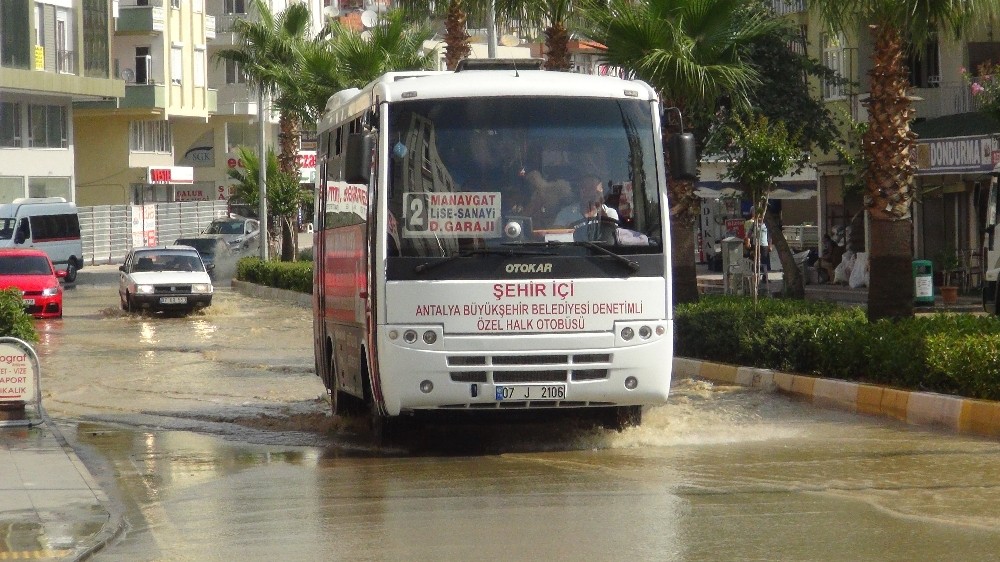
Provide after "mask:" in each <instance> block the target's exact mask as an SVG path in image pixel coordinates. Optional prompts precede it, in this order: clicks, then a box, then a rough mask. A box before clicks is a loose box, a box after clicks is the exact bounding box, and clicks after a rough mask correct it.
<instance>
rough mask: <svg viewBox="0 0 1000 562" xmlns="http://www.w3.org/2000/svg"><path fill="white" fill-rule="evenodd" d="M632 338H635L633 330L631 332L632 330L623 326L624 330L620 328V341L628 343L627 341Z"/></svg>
mask: <svg viewBox="0 0 1000 562" xmlns="http://www.w3.org/2000/svg"><path fill="white" fill-rule="evenodd" d="M634 337H635V330H633V329H632V328H630V327H628V326H625V327H624V328H622V339H623V340H625V341H629V340H631V339H632V338H634Z"/></svg>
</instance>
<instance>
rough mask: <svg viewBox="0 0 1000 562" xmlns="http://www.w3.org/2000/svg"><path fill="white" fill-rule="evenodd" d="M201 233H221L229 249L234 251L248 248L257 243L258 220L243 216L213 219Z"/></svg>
mask: <svg viewBox="0 0 1000 562" xmlns="http://www.w3.org/2000/svg"><path fill="white" fill-rule="evenodd" d="M203 234H221V235H222V236H223V237H224V238H225V239H226V243H227V244H229V249H230V250H232V251H234V252H240V251H242V250H246V249H249V248H250V247H251V246H253V245H255V244H256V243H257V238H258V237H259V235H260V222H259V221H257V220H256V219H248V218H245V217H229V218H224V219H215V220H214V221H212V222H211V223H210V224H209V225H208V228H206V229H205V232H204V233H203Z"/></svg>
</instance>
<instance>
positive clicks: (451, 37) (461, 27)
mask: <svg viewBox="0 0 1000 562" xmlns="http://www.w3.org/2000/svg"><path fill="white" fill-rule="evenodd" d="M393 5H394V6H397V7H398V8H399V9H400V10H402V12H403V14H404V15H405V17H406V19H407V20H409V21H426V20H428V19H438V20H441V19H443V20H444V44H445V47H444V61H445V67H446V68H447V69H448V70H455V67H456V66H458V61H460V60H462V59H464V58H466V57H468V56H469V54H470V53H471V52H472V47H471V46H470V43H469V39H470V37H469V32H468V30H467V27H466V26H467V24H468V19H469V10H470V9H471V10H472V11H473V12H474V13H475V14H477V15H478V14H483V13H485V10H486V9H487V8H488V5H489V4H488V0H449V1H448V2H435V1H434V0H399V1H398V2H395V3H394V4H393Z"/></svg>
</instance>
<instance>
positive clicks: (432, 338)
mask: <svg viewBox="0 0 1000 562" xmlns="http://www.w3.org/2000/svg"><path fill="white" fill-rule="evenodd" d="M437 339H438V337H437V334H435V333H434V330H427V331H426V332H424V343H426V344H427V345H433V344H434V342H436V341H437Z"/></svg>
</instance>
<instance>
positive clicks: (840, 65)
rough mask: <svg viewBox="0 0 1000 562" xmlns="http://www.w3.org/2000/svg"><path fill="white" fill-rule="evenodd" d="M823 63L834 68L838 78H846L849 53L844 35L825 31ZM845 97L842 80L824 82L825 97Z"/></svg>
mask: <svg viewBox="0 0 1000 562" xmlns="http://www.w3.org/2000/svg"><path fill="white" fill-rule="evenodd" d="M822 42H823V64H824V65H825V66H826V67H827V68H829V69H830V70H832V71H833V72H834V74H835V75H836V76H837V78H844V71H845V70H846V69H847V60H846V58H847V53H846V50H845V49H844V36H843V35H840V34H837V35H831V34H827V33H824V34H823V37H822ZM843 97H844V84H842V83H841V82H840V81H837V82H825V83H824V84H823V99H838V98H843Z"/></svg>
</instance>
